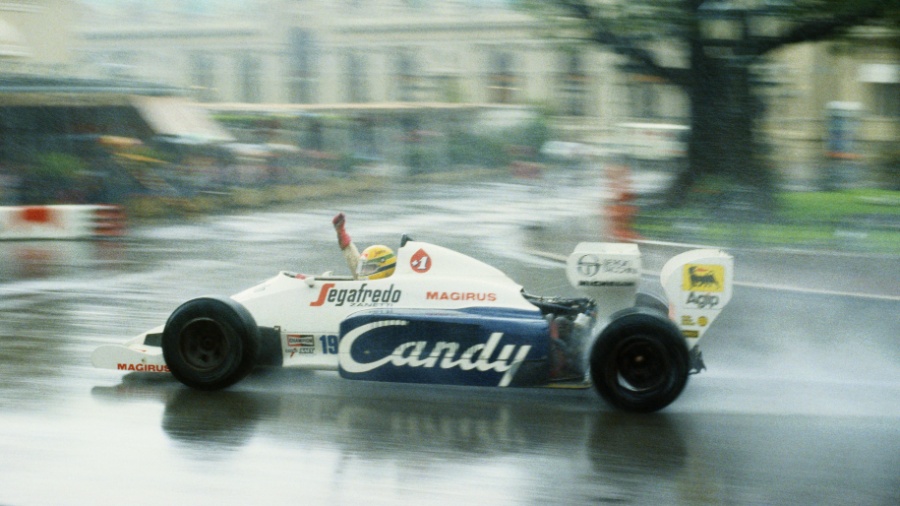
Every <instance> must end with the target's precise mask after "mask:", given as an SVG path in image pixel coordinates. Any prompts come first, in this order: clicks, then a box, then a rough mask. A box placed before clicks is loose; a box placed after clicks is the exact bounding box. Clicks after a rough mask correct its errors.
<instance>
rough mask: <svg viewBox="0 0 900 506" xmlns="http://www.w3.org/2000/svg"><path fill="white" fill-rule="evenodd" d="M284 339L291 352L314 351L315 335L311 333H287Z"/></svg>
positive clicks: (303, 352)
mask: <svg viewBox="0 0 900 506" xmlns="http://www.w3.org/2000/svg"><path fill="white" fill-rule="evenodd" d="M285 339H286V340H287V345H288V347H289V348H290V352H291V354H294V353H299V354H302V355H308V354H313V353H315V352H316V336H314V335H312V334H287V335H285Z"/></svg>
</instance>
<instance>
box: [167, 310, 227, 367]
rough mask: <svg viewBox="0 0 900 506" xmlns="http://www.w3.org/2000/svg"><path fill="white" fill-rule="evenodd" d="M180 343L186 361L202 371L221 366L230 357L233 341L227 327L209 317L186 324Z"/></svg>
mask: <svg viewBox="0 0 900 506" xmlns="http://www.w3.org/2000/svg"><path fill="white" fill-rule="evenodd" d="M179 345H180V346H179V349H180V351H181V356H182V357H183V358H184V361H185V362H186V363H187V364H188V365H189V366H191V367H192V368H194V369H197V370H201V371H209V370H212V369H215V368H216V367H219V366H220V365H222V364H223V363H224V362H225V361H226V360H227V359H228V356H229V352H230V351H231V342H230V340H229V339H228V335H227V333H226V331H225V329H224V328H222V326H221V325H219V324H218V323H216V322H215V321H214V320H211V319H208V318H199V319H196V320H193V321H191V322H190V323H188V324H187V325H185V326H184V328H183V329H182V331H181V340H180V343H179Z"/></svg>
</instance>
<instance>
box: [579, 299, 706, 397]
mask: <svg viewBox="0 0 900 506" xmlns="http://www.w3.org/2000/svg"><path fill="white" fill-rule="evenodd" d="M590 364H591V379H592V380H593V382H594V387H595V388H596V389H597V392H598V393H599V394H600V396H601V397H603V399H604V400H606V401H607V402H608V403H610V404H611V405H613V406H615V407H617V408H620V409H623V410H626V411H636V412H651V411H658V410H660V409H662V408H664V407H666V406H668V405H669V404H671V403H672V402H673V401H674V400H675V399H676V398H678V396H679V395H680V394H681V391H682V390H684V386H685V385H686V384H687V379H688V372H689V370H690V359H689V356H688V349H687V344H686V343H685V341H684V337H682V335H681V331H680V330H679V329H678V327H676V326H675V324H673V323H672V322H671V321H670V320H669V319H667V318H666V317H665V316H664V315H662V314H660V313H659V312H658V311H655V310H653V309H648V308H644V307H633V308H629V309H625V310H623V311H620V312H618V313H616V314H614V315H613V316H612V318H611V322H610V324H609V325H608V326H607V327H606V328H605V329H603V331H602V332H601V333H600V336H599V337H598V338H597V341H596V342H595V343H594V346H593V348H592V349H591V359H590Z"/></svg>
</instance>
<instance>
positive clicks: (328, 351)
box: [319, 336, 338, 355]
mask: <svg viewBox="0 0 900 506" xmlns="http://www.w3.org/2000/svg"><path fill="white" fill-rule="evenodd" d="M319 341H322V353H324V354H325V355H337V352H338V338H337V336H319Z"/></svg>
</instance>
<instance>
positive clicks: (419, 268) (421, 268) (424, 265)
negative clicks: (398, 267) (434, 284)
mask: <svg viewBox="0 0 900 506" xmlns="http://www.w3.org/2000/svg"><path fill="white" fill-rule="evenodd" d="M409 266H410V267H411V268H412V270H413V272H418V273H419V274H425V273H426V272H428V271H429V269H431V257H430V256H428V253H426V252H425V250H424V249H421V248H420V249H419V251H416V253H415V254H414V255H413V256H412V258H410V259H409Z"/></svg>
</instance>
